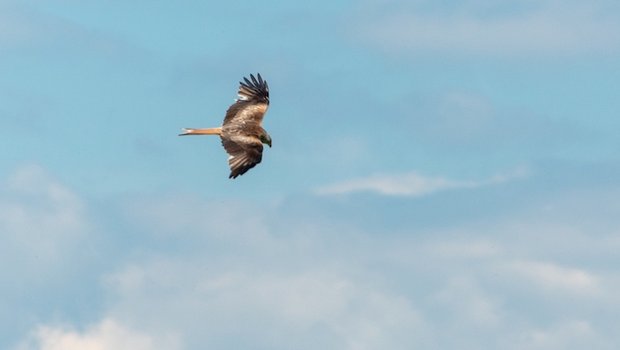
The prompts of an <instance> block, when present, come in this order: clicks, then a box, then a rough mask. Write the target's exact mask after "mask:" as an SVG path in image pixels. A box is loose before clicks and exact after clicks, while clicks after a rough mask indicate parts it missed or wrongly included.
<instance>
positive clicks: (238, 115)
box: [179, 73, 271, 179]
mask: <svg viewBox="0 0 620 350" xmlns="http://www.w3.org/2000/svg"><path fill="white" fill-rule="evenodd" d="M237 94H238V98H237V99H236V100H235V102H234V103H233V104H232V105H230V107H229V108H228V110H227V111H226V116H225V117H224V122H223V123H222V126H220V127H216V128H206V129H195V128H183V129H182V132H181V133H180V134H179V136H189V135H219V136H220V139H221V141H222V146H224V150H225V151H226V152H227V153H228V165H229V167H230V175H229V176H228V178H229V179H235V178H237V177H238V176H240V175H243V174H245V173H246V172H247V171H248V170H250V169H252V168H253V167H255V166H256V165H257V164H258V163H260V162H261V160H262V157H263V144H266V145H268V146H269V147H270V148H271V136H269V134H268V133H267V131H266V130H265V129H263V126H262V122H263V117H264V116H265V113H266V112H267V109H268V108H269V85H267V81H266V80H264V79H263V77H261V75H260V73H257V75H256V77H255V76H254V75H253V74H250V78H249V79H248V78H247V77H243V81H240V82H239V90H238V92H237Z"/></svg>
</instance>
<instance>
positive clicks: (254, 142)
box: [222, 137, 263, 179]
mask: <svg viewBox="0 0 620 350" xmlns="http://www.w3.org/2000/svg"><path fill="white" fill-rule="evenodd" d="M222 145H223V146H224V149H225V150H226V152H227V153H228V154H229V155H230V156H229V157H228V165H229V166H230V175H229V176H228V178H230V179H234V178H236V177H237V176H239V175H243V174H245V173H246V172H247V171H248V170H250V169H252V168H253V167H255V166H256V164H258V163H260V162H261V160H262V158H263V145H262V143H261V142H260V141H259V140H258V139H253V138H248V137H244V138H243V139H241V138H239V139H237V140H235V141H233V140H232V139H229V138H222Z"/></svg>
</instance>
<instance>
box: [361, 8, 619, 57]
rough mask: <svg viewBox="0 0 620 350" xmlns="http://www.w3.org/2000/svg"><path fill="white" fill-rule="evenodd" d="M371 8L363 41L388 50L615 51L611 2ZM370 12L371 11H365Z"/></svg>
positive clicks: (616, 16)
mask: <svg viewBox="0 0 620 350" xmlns="http://www.w3.org/2000/svg"><path fill="white" fill-rule="evenodd" d="M391 5H392V6H391V7H388V8H390V10H383V11H380V10H378V9H383V6H377V8H374V7H373V10H374V11H375V13H380V15H378V16H377V15H375V14H373V15H372V16H368V18H365V21H364V24H362V25H361V27H362V29H361V31H359V33H361V35H363V37H364V38H363V39H362V40H366V41H370V42H371V43H372V44H373V45H375V46H378V47H381V48H384V49H386V50H390V51H397V52H415V53H424V52H427V53H433V52H443V53H446V52H456V53H462V54H481V55H493V56H507V55H530V54H542V55H557V54H561V55H564V54H588V55H589V54H593V53H594V54H610V53H617V52H618V51H620V22H619V21H618V19H619V18H620V8H618V6H617V5H616V4H614V3H612V2H610V1H606V0H602V1H590V2H587V3H584V2H578V1H555V0H545V1H539V2H535V3H534V2H531V1H525V0H512V1H498V2H484V1H465V2H462V3H460V4H454V5H450V7H448V6H447V5H446V6H443V7H442V6H441V5H437V4H433V2H431V1H416V2H413V3H410V2H402V3H401V2H393V3H392V4H391ZM369 11H371V10H369Z"/></svg>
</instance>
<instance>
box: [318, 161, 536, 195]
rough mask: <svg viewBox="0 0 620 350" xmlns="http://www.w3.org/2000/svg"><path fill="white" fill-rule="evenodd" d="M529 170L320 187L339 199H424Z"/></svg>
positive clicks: (382, 178)
mask: <svg viewBox="0 0 620 350" xmlns="http://www.w3.org/2000/svg"><path fill="white" fill-rule="evenodd" d="M527 174H528V170H526V169H525V168H519V169H517V170H516V171H514V172H513V173H511V174H506V175H503V174H502V175H497V176H494V177H491V178H489V179H486V180H479V181H467V180H451V179H446V178H443V177H426V176H423V175H420V174H418V173H416V172H411V173H408V174H401V175H374V176H370V177H366V178H359V179H353V180H348V181H344V182H340V183H336V184H333V185H327V186H323V187H320V188H318V189H317V190H316V193H317V194H319V195H337V194H347V193H355V192H373V193H378V194H382V195H386V196H409V197H421V196H425V195H429V194H432V193H435V192H439V191H446V190H454V189H468V188H478V187H482V186H488V185H493V184H499V183H503V182H506V181H510V180H513V179H515V178H521V177H524V176H527Z"/></svg>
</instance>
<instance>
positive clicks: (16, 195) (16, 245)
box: [0, 165, 89, 268]
mask: <svg viewBox="0 0 620 350" xmlns="http://www.w3.org/2000/svg"><path fill="white" fill-rule="evenodd" d="M2 187H3V188H1V189H0V191H1V193H2V194H3V195H2V198H0V231H2V232H3V237H5V240H4V244H3V248H0V250H4V249H6V252H5V253H4V254H2V257H1V258H0V259H7V258H9V257H13V258H19V259H21V258H22V257H27V258H30V259H31V260H30V261H32V262H34V261H38V262H39V264H40V267H43V268H46V267H47V265H48V264H52V265H53V264H55V263H56V262H58V261H60V260H62V257H63V256H64V255H66V254H67V253H68V252H69V251H71V250H72V249H73V248H75V245H76V243H77V241H78V240H80V239H82V238H83V237H84V234H85V233H86V232H87V231H88V229H89V224H88V220H87V219H86V209H85V205H84V203H83V201H82V200H81V199H80V198H79V197H78V196H77V195H76V194H75V193H73V192H72V191H71V190H70V189H68V188H67V187H65V186H64V185H62V184H61V183H59V182H58V181H57V180H56V179H54V178H53V177H52V176H50V175H49V174H48V173H47V172H46V171H45V170H44V169H43V168H41V167H40V166H37V165H27V166H23V167H21V168H19V169H17V170H16V171H15V172H14V173H13V174H12V176H10V177H9V178H8V179H7V181H6V184H5V185H4V186H2Z"/></svg>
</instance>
